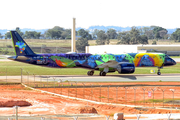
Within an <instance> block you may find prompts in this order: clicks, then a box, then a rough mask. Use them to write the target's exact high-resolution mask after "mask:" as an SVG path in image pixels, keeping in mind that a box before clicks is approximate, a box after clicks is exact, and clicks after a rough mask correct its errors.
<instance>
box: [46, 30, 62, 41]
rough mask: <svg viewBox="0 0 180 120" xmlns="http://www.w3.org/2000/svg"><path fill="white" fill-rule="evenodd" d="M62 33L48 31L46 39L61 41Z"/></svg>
mask: <svg viewBox="0 0 180 120" xmlns="http://www.w3.org/2000/svg"><path fill="white" fill-rule="evenodd" d="M61 33H62V32H61V31H59V30H54V29H48V30H47V32H46V37H48V38H51V39H60V37H61Z"/></svg>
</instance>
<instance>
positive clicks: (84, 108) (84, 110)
mask: <svg viewBox="0 0 180 120" xmlns="http://www.w3.org/2000/svg"><path fill="white" fill-rule="evenodd" d="M79 112H80V113H95V114H98V113H97V111H96V109H95V108H94V107H91V106H80V107H79Z"/></svg>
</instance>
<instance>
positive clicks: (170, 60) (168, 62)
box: [164, 58, 176, 66]
mask: <svg viewBox="0 0 180 120" xmlns="http://www.w3.org/2000/svg"><path fill="white" fill-rule="evenodd" d="M171 65H176V61H174V60H173V59H172V58H166V59H165V61H164V66H171Z"/></svg>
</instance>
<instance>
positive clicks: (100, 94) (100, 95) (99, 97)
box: [99, 85, 102, 102]
mask: <svg viewBox="0 0 180 120" xmlns="http://www.w3.org/2000/svg"><path fill="white" fill-rule="evenodd" d="M101 87H102V85H100V93H99V94H100V97H99V99H100V102H101Z"/></svg>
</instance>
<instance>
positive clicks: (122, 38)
mask: <svg viewBox="0 0 180 120" xmlns="http://www.w3.org/2000/svg"><path fill="white" fill-rule="evenodd" d="M117 38H118V40H119V42H118V43H117V44H130V40H131V37H130V33H129V31H125V32H119V34H118V37H117Z"/></svg>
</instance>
